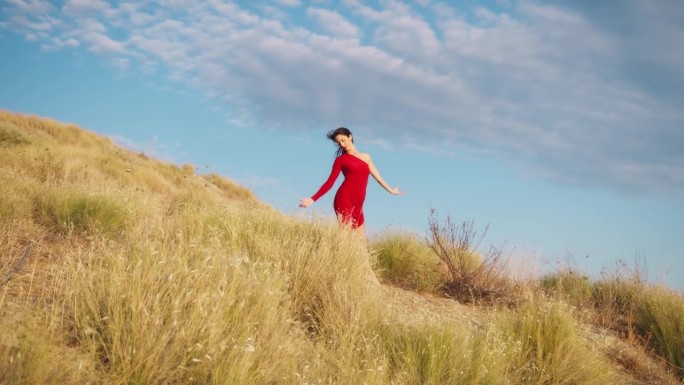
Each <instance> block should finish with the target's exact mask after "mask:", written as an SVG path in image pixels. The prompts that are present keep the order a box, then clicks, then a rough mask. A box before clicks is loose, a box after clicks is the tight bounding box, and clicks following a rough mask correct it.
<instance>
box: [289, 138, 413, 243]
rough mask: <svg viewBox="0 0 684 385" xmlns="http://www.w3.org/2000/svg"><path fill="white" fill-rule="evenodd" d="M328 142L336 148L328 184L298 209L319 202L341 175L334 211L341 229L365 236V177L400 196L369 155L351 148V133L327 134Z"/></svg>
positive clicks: (301, 203) (366, 182)
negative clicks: (350, 229)
mask: <svg viewBox="0 0 684 385" xmlns="http://www.w3.org/2000/svg"><path fill="white" fill-rule="evenodd" d="M327 136H328V139H330V140H332V141H333V142H335V143H336V144H337V146H338V147H339V148H338V149H337V158H335V162H334V163H333V166H332V171H331V172H330V176H329V177H328V180H327V181H325V183H323V185H322V186H321V188H320V189H319V190H318V192H316V193H315V194H314V195H313V196H311V198H303V199H302V200H301V201H300V202H299V207H309V206H311V205H312V204H313V203H314V202H315V201H317V200H318V198H320V197H322V196H323V195H325V193H327V192H328V191H329V190H330V188H332V186H333V185H334V184H335V180H337V177H338V176H339V175H340V171H341V172H342V174H344V182H342V185H341V186H340V188H339V189H338V190H337V193H336V194H335V201H334V204H333V207H334V209H335V213H336V214H337V220H338V221H339V223H340V225H343V226H351V228H352V229H354V230H358V231H359V232H360V233H361V234H364V218H363V202H364V200H365V199H366V186H367V185H368V176H369V175H372V176H373V178H375V180H376V181H377V182H378V183H380V185H381V186H382V187H383V188H384V189H385V190H387V192H389V193H390V194H392V195H399V194H401V192H400V191H399V188H398V187H395V188H390V187H389V186H388V185H387V183H385V181H384V180H382V177H380V173H379V172H378V170H377V169H376V168H375V166H374V165H373V161H372V160H371V157H370V155H368V154H365V153H362V152H359V151H358V150H357V149H356V146H355V145H354V137H353V136H352V133H351V131H349V130H348V129H347V128H345V127H340V128H338V129H336V130H332V131H330V132H328V135H327Z"/></svg>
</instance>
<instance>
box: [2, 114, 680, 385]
mask: <svg viewBox="0 0 684 385" xmlns="http://www.w3.org/2000/svg"><path fill="white" fill-rule="evenodd" d="M0 143H1V145H0V159H2V162H0V183H2V185H3V187H4V190H3V193H2V194H0V255H2V259H1V260H0V278H2V277H8V279H6V280H4V282H3V284H2V285H1V286H0V328H2V330H3V333H1V334H0V357H2V359H1V360H0V384H5V383H7V384H51V383H54V384H83V383H92V384H99V383H102V384H110V383H139V384H168V383H182V384H185V383H221V384H225V383H229V384H304V383H310V384H314V383H321V384H324V383H330V384H333V383H334V384H360V383H365V384H370V385H374V384H452V383H454V384H455V383H457V384H551V383H554V384H556V383H568V384H593V383H611V381H612V379H613V378H614V374H615V373H616V372H617V371H618V369H616V368H615V367H612V366H610V365H609V364H607V363H606V360H605V354H603V355H602V353H600V352H598V351H597V350H596V349H593V348H592V346H591V345H590V340H588V339H586V338H585V337H584V333H583V332H582V330H581V329H580V328H579V327H578V323H579V322H581V321H582V320H584V318H583V317H581V316H579V315H578V314H579V313H580V311H578V310H574V309H573V308H570V307H569V306H567V305H565V304H564V303H563V302H560V301H559V300H558V299H548V298H546V297H545V296H542V295H540V294H539V291H534V290H529V291H527V297H525V298H521V299H520V301H519V302H518V305H519V306H517V307H512V308H503V309H499V308H497V307H487V308H483V310H482V311H481V312H482V313H483V314H488V316H482V318H479V319H478V320H477V322H467V321H464V320H463V319H461V318H460V317H458V316H457V315H456V314H454V316H450V315H449V314H447V313H444V314H441V315H439V316H438V315H437V313H435V316H434V317H432V316H430V317H423V316H424V314H422V313H423V311H424V310H425V309H422V308H421V307H415V308H414V307H401V306H402V305H401V303H394V304H388V303H387V301H388V300H389V299H388V298H383V293H384V291H383V290H381V288H380V287H378V286H376V285H375V284H373V283H371V282H368V281H367V275H366V271H365V267H364V266H365V265H366V261H367V260H368V259H372V258H375V257H377V260H378V265H379V267H380V270H379V271H380V273H381V274H382V275H383V279H384V280H385V282H388V283H392V284H396V285H400V286H402V287H403V288H404V289H407V290H412V291H422V292H430V293H433V295H434V293H439V292H440V291H439V288H440V287H442V283H443V281H442V278H441V277H440V276H439V274H437V273H436V272H435V270H434V267H435V264H436V262H437V261H438V257H437V255H435V254H434V253H432V251H431V250H430V247H429V245H428V244H426V243H424V242H422V241H421V240H419V239H418V238H416V237H415V236H413V235H410V234H385V235H381V236H379V237H378V238H376V239H374V240H373V241H372V242H371V250H372V251H371V252H369V251H368V250H367V247H366V245H365V244H364V243H363V241H362V240H360V239H359V238H357V237H356V236H355V235H354V234H351V233H349V232H346V231H340V230H339V229H338V228H337V226H336V225H334V224H332V223H328V222H304V221H300V220H295V219H293V218H291V217H288V216H285V215H282V214H280V213H278V212H276V211H274V210H273V209H271V208H269V207H267V206H265V205H263V204H260V203H259V202H258V201H256V199H255V198H254V196H253V195H252V194H251V192H249V191H248V190H246V189H244V188H242V187H240V186H238V185H236V184H234V183H233V182H231V181H229V180H227V179H225V178H222V177H220V176H218V175H196V174H195V168H194V167H192V166H191V165H184V166H181V167H178V166H175V165H170V164H165V163H162V162H159V161H157V160H154V159H150V158H148V157H146V156H143V155H140V154H134V153H131V152H128V151H126V150H123V149H121V148H119V147H117V146H116V145H114V144H113V143H112V142H111V141H109V140H107V139H103V138H100V137H98V136H97V135H94V134H92V133H88V132H85V131H83V130H81V129H79V128H77V127H75V126H70V125H63V124H59V123H56V122H53V121H50V120H46V119H39V118H35V117H26V116H21V115H15V114H10V113H6V112H0ZM29 245H31V247H30V249H27V247H28V246H29ZM26 250H28V252H26ZM25 252H26V253H25ZM24 255H25V256H26V257H25V258H24V257H23V256H24ZM476 262H477V261H476ZM477 263H480V262H477ZM477 263H475V265H474V266H477ZM402 292H403V293H406V295H415V296H417V295H416V294H415V293H411V292H404V291H402ZM592 292H593V291H592ZM603 293H606V292H605V290H604V291H603ZM611 293H613V294H610V296H612V297H614V298H617V296H618V290H617V289H616V290H614V291H612V292H611ZM582 295H584V294H582ZM668 295H669V294H668ZM582 298H585V297H582ZM605 298H609V297H605ZM647 298H650V300H647ZM585 299H586V298H585ZM606 301H607V299H606ZM631 301H632V300H631ZM475 302H477V301H475ZM416 303H418V302H416ZM566 303H569V301H566ZM629 303H630V304H632V305H630V306H633V309H635V310H634V320H635V321H634V322H640V324H641V325H643V327H644V333H642V334H641V335H640V336H642V339H643V341H646V342H647V343H648V344H649V345H648V346H652V347H653V349H654V350H657V351H658V352H659V353H660V354H661V355H662V356H663V357H667V359H669V360H671V361H672V362H680V361H677V360H681V356H678V355H677V354H678V353H677V352H679V351H680V350H678V349H680V348H681V346H682V345H681V344H682V342H681V339H677V338H676V337H675V336H674V335H675V334H676V333H679V335H681V319H682V317H681V312H680V309H681V308H680V307H679V306H680V305H681V297H678V296H676V295H674V296H666V295H664V294H661V293H660V292H652V293H651V296H650V297H649V296H647V295H644V296H643V297H638V299H637V300H636V301H632V302H629ZM636 304H641V305H636ZM388 305H393V306H394V308H393V310H392V311H389V306H388ZM397 306H399V308H398V309H397V308H396V307H397ZM636 309H641V310H640V312H637V310H636ZM413 312H416V313H420V314H416V313H413ZM414 314H415V316H414ZM606 314H608V313H606ZM638 315H642V316H643V318H639V316H638ZM677 317H679V318H677ZM659 347H663V349H662V350H661V349H660V348H659ZM630 357H631V356H630ZM623 361H624V360H623ZM644 378H645V377H644ZM649 378H652V377H649ZM601 381H603V382H601Z"/></svg>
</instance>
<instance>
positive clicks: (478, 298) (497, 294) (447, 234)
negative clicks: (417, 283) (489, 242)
mask: <svg viewBox="0 0 684 385" xmlns="http://www.w3.org/2000/svg"><path fill="white" fill-rule="evenodd" d="M486 233H487V229H485V231H484V233H483V234H482V236H481V237H479V238H478V234H477V232H476V231H475V230H474V222H473V221H471V222H463V223H461V224H460V225H456V224H455V223H454V222H452V221H451V218H450V217H449V216H447V218H446V220H445V221H444V222H443V223H441V222H440V221H439V219H438V217H437V214H436V213H435V210H432V212H431V215H430V217H429V220H428V235H427V238H426V241H427V245H428V247H430V249H432V251H434V253H435V254H436V255H437V256H438V257H439V259H440V260H441V261H442V263H443V264H444V265H445V266H446V278H447V280H446V282H445V283H444V286H443V290H444V292H445V293H446V294H448V295H449V296H452V297H454V298H456V299H457V300H459V301H462V302H476V303H492V302H498V301H501V300H510V298H508V299H507V297H508V295H507V294H508V289H509V288H510V284H509V282H508V281H507V280H506V279H505V277H504V270H505V267H506V261H505V260H504V259H503V258H502V254H501V251H500V250H497V249H496V248H494V247H490V249H489V251H488V252H486V253H485V254H484V255H482V254H479V253H478V252H477V249H478V248H479V246H480V243H481V242H482V240H483V239H484V236H485V235H486Z"/></svg>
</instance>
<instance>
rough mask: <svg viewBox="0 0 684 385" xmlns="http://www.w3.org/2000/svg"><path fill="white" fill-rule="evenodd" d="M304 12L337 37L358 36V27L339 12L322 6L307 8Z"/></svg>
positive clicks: (353, 37)
mask: <svg viewBox="0 0 684 385" xmlns="http://www.w3.org/2000/svg"><path fill="white" fill-rule="evenodd" d="M306 14H307V15H309V16H310V17H312V18H314V19H315V20H316V22H317V24H318V26H319V27H320V28H322V29H323V30H325V31H326V32H328V33H330V34H331V35H332V36H336V37H339V38H352V39H355V38H358V37H359V29H358V28H357V27H356V26H355V25H354V24H352V23H350V22H349V21H348V20H347V19H345V18H344V16H342V15H340V14H339V13H336V12H333V11H330V10H327V9H323V8H313V7H311V8H307V9H306Z"/></svg>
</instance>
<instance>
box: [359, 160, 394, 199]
mask: <svg viewBox="0 0 684 385" xmlns="http://www.w3.org/2000/svg"><path fill="white" fill-rule="evenodd" d="M366 156H367V158H368V168H370V174H371V175H373V178H375V180H376V181H377V182H378V183H379V184H380V186H382V188H384V189H385V190H387V192H388V193H390V194H392V195H401V194H403V193H402V192H401V191H399V187H395V188H391V187H390V186H389V185H388V184H387V183H385V181H384V180H383V179H382V177H381V176H380V172H379V171H378V169H377V168H375V165H374V164H373V160H372V159H371V157H370V155H369V154H366Z"/></svg>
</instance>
